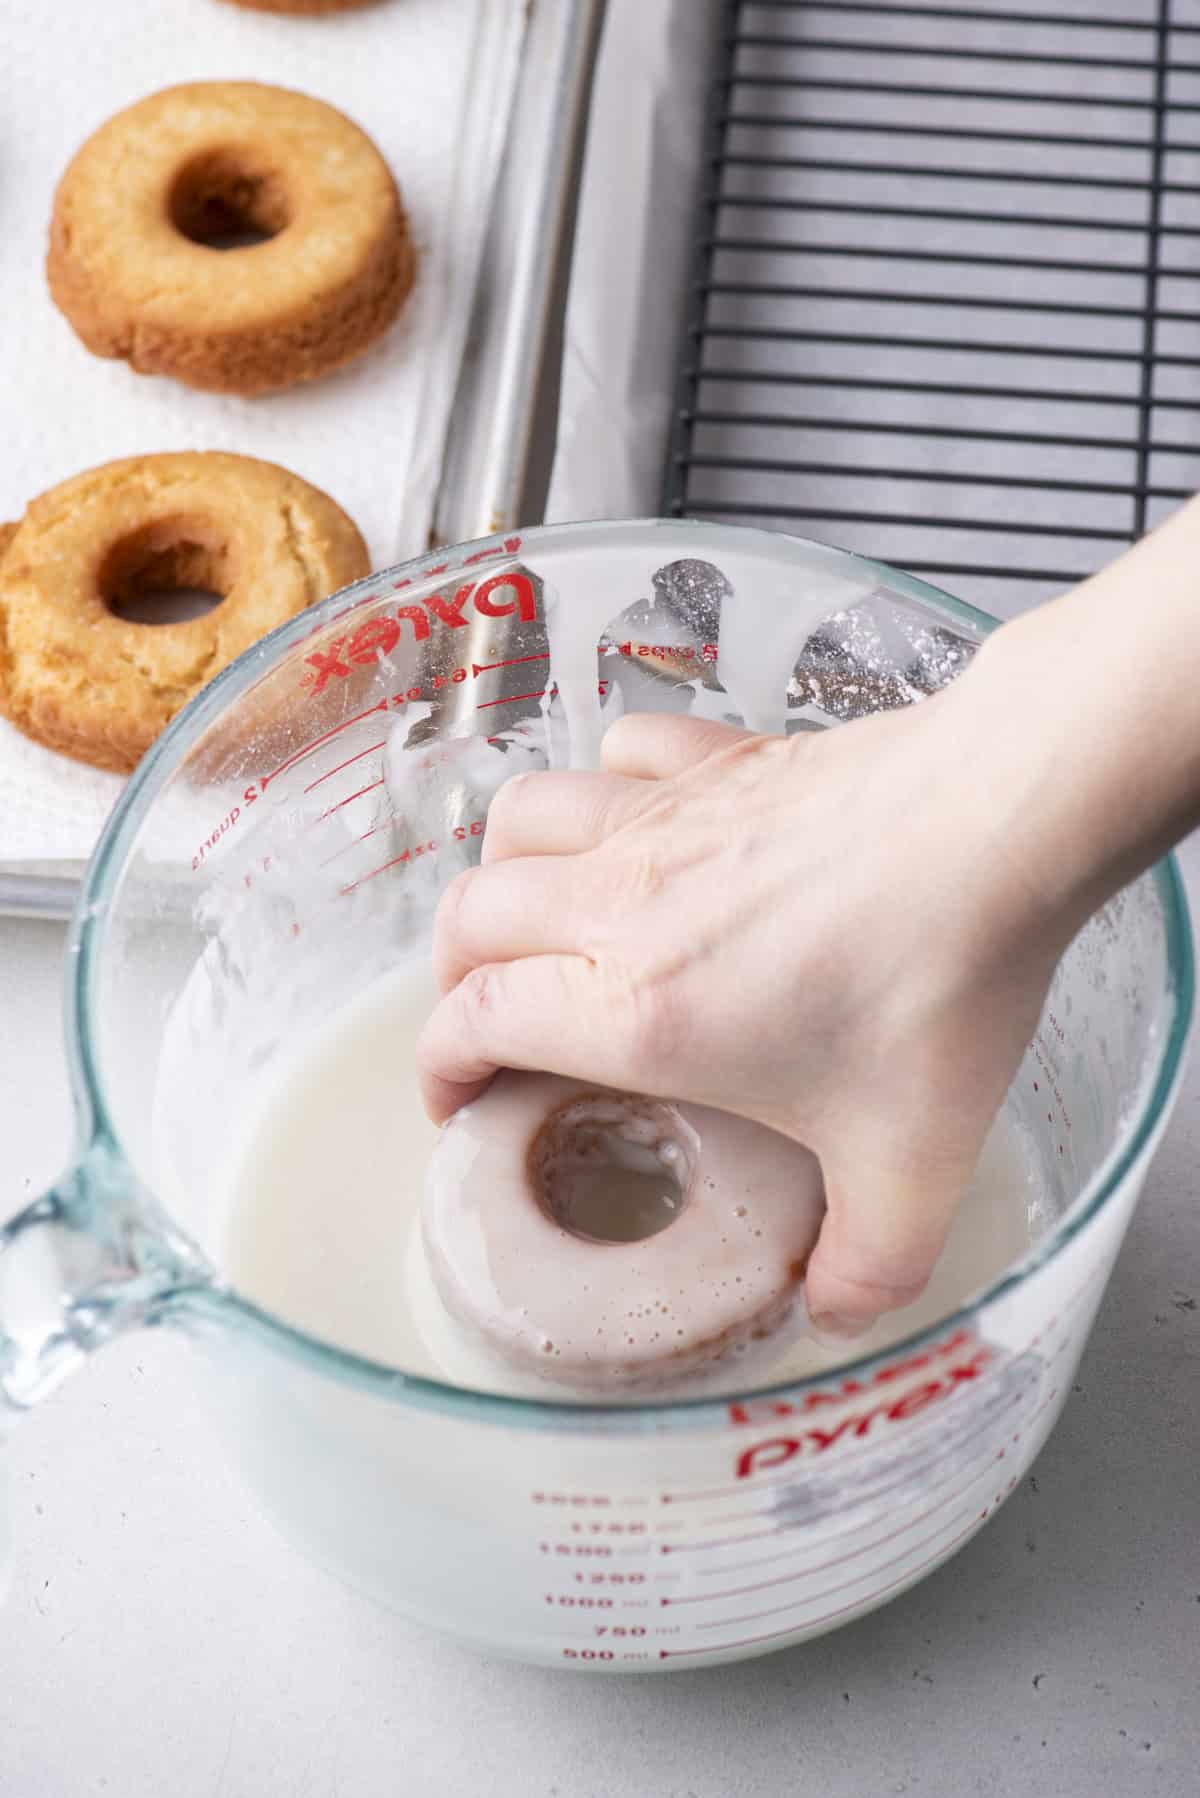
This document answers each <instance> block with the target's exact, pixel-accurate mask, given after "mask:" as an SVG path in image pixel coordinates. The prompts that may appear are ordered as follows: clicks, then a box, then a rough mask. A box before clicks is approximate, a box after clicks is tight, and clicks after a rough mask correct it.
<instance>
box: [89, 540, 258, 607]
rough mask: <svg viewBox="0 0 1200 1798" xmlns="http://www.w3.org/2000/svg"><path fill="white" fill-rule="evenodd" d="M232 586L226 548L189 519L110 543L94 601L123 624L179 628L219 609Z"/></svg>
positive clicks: (223, 543) (230, 562)
mask: <svg viewBox="0 0 1200 1798" xmlns="http://www.w3.org/2000/svg"><path fill="white" fill-rule="evenodd" d="M232 586H233V568H232V559H231V554H230V548H229V545H228V543H225V542H223V541H221V540H219V539H218V538H216V537H214V536H213V533H212V527H211V526H206V525H205V523H204V521H203V520H201V519H195V518H174V519H167V520H165V521H159V522H157V523H155V524H150V525H146V526H144V527H143V528H142V529H141V530H139V531H134V532H132V533H131V534H130V535H129V536H127V537H123V538H122V539H121V540H120V542H119V543H115V544H114V545H113V547H112V548H111V549H110V550H109V552H108V554H107V556H106V557H105V559H104V562H103V564H102V566H101V569H100V597H101V598H102V599H103V601H104V603H105V605H106V606H107V607H108V609H109V611H110V612H111V613H113V615H114V617H117V618H123V619H124V620H125V621H126V622H127V623H129V624H180V623H183V622H184V621H185V620H187V619H189V618H201V617H203V616H204V614H205V613H206V612H211V611H212V610H213V608H214V606H219V605H220V603H221V601H222V600H223V599H224V598H225V596H226V595H227V594H228V592H229V590H230V588H231V587H232Z"/></svg>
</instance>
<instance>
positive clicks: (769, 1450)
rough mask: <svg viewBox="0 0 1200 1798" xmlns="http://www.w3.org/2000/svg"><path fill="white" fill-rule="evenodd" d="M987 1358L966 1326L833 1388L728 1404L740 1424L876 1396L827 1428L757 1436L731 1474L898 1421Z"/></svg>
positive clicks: (966, 1378) (944, 1394)
mask: <svg viewBox="0 0 1200 1798" xmlns="http://www.w3.org/2000/svg"><path fill="white" fill-rule="evenodd" d="M991 1359H992V1351H991V1349H990V1348H988V1347H986V1345H982V1344H980V1343H979V1342H977V1341H976V1340H975V1339H974V1338H973V1337H972V1336H971V1334H970V1332H969V1331H967V1330H956V1331H955V1332H954V1334H953V1335H952V1336H950V1337H948V1338H947V1340H946V1341H945V1342H942V1343H939V1344H938V1345H937V1346H936V1347H934V1348H932V1349H928V1350H927V1351H926V1352H925V1353H924V1354H921V1355H911V1356H908V1357H907V1358H906V1359H905V1360H903V1361H893V1362H891V1363H890V1364H889V1365H887V1366H885V1367H881V1368H879V1369H878V1370H877V1371H876V1372H875V1373H874V1374H873V1375H872V1376H871V1377H870V1379H868V1380H865V1381H860V1380H845V1381H843V1382H842V1385H841V1386H840V1387H838V1388H836V1389H834V1390H832V1391H828V1390H827V1391H816V1392H809V1393H806V1394H805V1396H804V1398H803V1399H802V1400H801V1401H800V1402H799V1403H792V1402H791V1401H789V1400H775V1401H768V1404H764V1405H763V1406H762V1409H761V1410H757V1408H756V1409H755V1411H752V1409H751V1407H753V1405H754V1401H753V1400H751V1401H749V1404H748V1405H742V1404H735V1405H731V1406H730V1407H729V1410H730V1421H731V1422H732V1423H743V1424H744V1423H753V1422H757V1421H758V1419H759V1417H760V1416H764V1413H766V1414H773V1415H774V1416H776V1417H798V1418H799V1417H804V1416H805V1415H806V1414H810V1413H811V1412H813V1411H815V1410H817V1409H819V1408H820V1407H822V1406H825V1405H844V1404H845V1403H846V1402H847V1401H848V1400H850V1399H852V1398H855V1397H857V1396H858V1395H859V1394H860V1393H861V1394H862V1395H863V1396H864V1397H867V1396H870V1397H872V1398H873V1399H874V1400H875V1402H874V1403H872V1404H870V1405H867V1406H866V1407H864V1408H861V1409H859V1410H855V1411H852V1412H851V1413H850V1414H849V1415H848V1416H847V1417H843V1418H841V1419H840V1420H839V1421H838V1422H837V1423H835V1424H831V1425H830V1426H829V1427H828V1428H817V1427H816V1426H813V1425H805V1426H803V1427H801V1428H793V1430H792V1431H791V1432H790V1433H789V1434H788V1435H786V1436H785V1435H778V1436H770V1437H767V1438H766V1439H765V1440H764V1441H762V1442H756V1443H754V1444H753V1446H752V1447H750V1448H747V1449H744V1450H743V1451H742V1453H741V1454H740V1455H739V1456H738V1457H737V1462H736V1464H735V1468H734V1472H735V1475H736V1477H737V1478H738V1479H739V1480H744V1479H748V1478H749V1477H750V1475H751V1474H755V1473H765V1472H767V1471H768V1470H771V1469H775V1468H778V1467H783V1466H784V1465H785V1464H786V1463H787V1462H789V1461H793V1460H795V1458H796V1457H797V1455H802V1454H803V1455H812V1454H823V1453H824V1452H825V1451H826V1450H827V1449H830V1448H832V1447H833V1445H834V1444H835V1443H836V1442H844V1441H849V1440H851V1439H853V1438H855V1437H859V1438H861V1437H863V1436H865V1435H866V1434H867V1432H868V1431H869V1430H872V1429H873V1428H874V1427H875V1425H876V1424H879V1423H903V1422H904V1421H905V1420H906V1419H907V1418H909V1417H915V1416H916V1415H917V1414H918V1413H919V1412H921V1411H924V1410H925V1409H926V1408H927V1407H928V1406H929V1405H933V1404H937V1403H938V1401H939V1400H940V1399H943V1398H948V1397H949V1395H950V1393H952V1392H955V1391H957V1390H958V1388H959V1387H960V1386H962V1385H964V1384H967V1383H969V1382H971V1381H973V1380H977V1379H978V1378H979V1377H980V1375H981V1374H982V1373H983V1371H984V1369H985V1367H986V1366H987V1364H988V1362H989V1361H990V1360H991ZM924 1369H928V1372H929V1378H928V1379H927V1380H925V1381H923V1382H922V1383H921V1384H920V1385H917V1386H913V1387H911V1388H909V1389H908V1390H906V1391H904V1392H902V1393H899V1394H893V1393H892V1392H889V1391H888V1387H889V1386H891V1385H893V1384H894V1382H895V1381H896V1380H900V1379H903V1378H904V1377H905V1376H906V1375H908V1374H914V1373H919V1372H921V1371H922V1370H924Z"/></svg>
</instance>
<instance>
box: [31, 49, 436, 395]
mask: <svg viewBox="0 0 1200 1798" xmlns="http://www.w3.org/2000/svg"><path fill="white" fill-rule="evenodd" d="M238 232H242V233H243V234H244V233H246V232H265V233H266V234H267V238H268V241H266V242H261V243H253V244H249V245H243V246H242V247H241V248H235V249H220V248H214V247H213V243H214V241H217V240H220V239H221V238H225V239H228V238H229V237H230V236H231V235H234V234H236V233H238ZM413 266H414V256H413V248H412V243H411V240H410V238H409V235H408V227H407V224H406V222H405V218H404V211H403V208H402V206H401V203H400V196H399V193H398V192H397V189H396V183H395V181H394V180H393V179H392V175H391V172H390V170H389V169H388V166H387V164H386V163H385V162H384V160H383V158H382V156H381V155H380V154H379V151H378V150H377V149H376V148H375V145H374V144H373V143H372V142H371V140H370V138H369V137H368V136H367V135H366V133H365V132H363V131H360V130H359V128H358V126H357V125H354V124H352V123H351V121H350V120H349V119H348V118H346V117H345V116H344V115H343V114H342V113H340V112H337V111H335V110H334V108H333V107H332V106H326V105H324V103H323V102H322V101H320V100H313V99H310V98H309V97H308V96H307V95H306V94H297V93H292V92H291V91H290V90H288V89H287V88H281V87H266V86H263V85H262V84H261V83H259V82H255V81H195V82H189V83H187V84H186V85H184V86H182V87H169V88H164V89H163V91H162V92H161V93H157V94H151V95H150V96H149V98H147V99H145V100H139V101H138V102H137V104H136V105H134V106H130V107H128V108H127V109H126V111H124V112H119V113H117V115H116V116H115V117H114V118H111V119H109V120H108V122H107V124H104V125H101V127H100V129H99V130H98V131H96V132H94V133H93V134H92V136H91V137H89V138H88V140H87V142H86V143H85V144H84V145H83V147H82V149H80V150H79V151H77V152H76V154H75V156H74V157H73V159H72V161H71V163H70V164H69V166H68V168H67V170H66V173H65V174H64V175H63V178H62V180H61V181H60V182H59V185H58V192H57V194H56V195H55V200H54V215H53V219H52V221H51V226H50V250H49V254H48V257H47V261H46V274H47V277H48V279H49V283H50V292H51V294H52V295H53V297H54V300H55V303H56V304H57V305H58V307H59V308H60V310H61V311H62V312H64V313H65V314H66V317H67V318H68V319H69V320H70V322H71V324H72V325H73V326H74V328H75V331H76V332H77V334H78V335H79V336H80V337H81V338H82V339H83V342H84V343H85V344H86V345H87V347H88V349H89V350H91V351H93V352H94V354H96V355H97V356H112V357H116V358H123V359H124V360H125V361H127V362H128V363H129V364H130V366H131V367H133V368H135V369H137V371H138V372H139V373H140V374H160V375H173V376H174V377H175V379H176V380H179V381H184V382H186V383H187V385H188V386H190V387H204V388H209V389H211V390H213V391H214V392H218V393H267V392H270V391H271V390H272V389H278V388H281V387H291V386H293V385H294V384H295V383H296V382H298V381H311V380H314V379H315V378H316V377H317V376H318V375H323V374H327V373H328V372H329V370H330V369H333V368H337V367H338V366H339V365H340V364H341V363H343V362H348V361H350V360H351V358H352V357H354V356H358V355H360V354H361V353H362V351H363V350H365V349H366V348H367V346H368V345H369V344H371V343H373V342H374V341H375V339H376V338H377V337H379V336H380V335H381V334H382V333H383V332H384V331H386V329H387V328H388V326H389V325H390V324H391V323H392V321H393V319H394V318H395V317H396V314H397V313H398V312H399V310H400V306H401V304H402V302H403V300H404V298H405V295H406V294H407V293H408V290H409V288H410V287H411V286H412V280H413Z"/></svg>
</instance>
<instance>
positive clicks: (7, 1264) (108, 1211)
mask: <svg viewBox="0 0 1200 1798" xmlns="http://www.w3.org/2000/svg"><path fill="white" fill-rule="evenodd" d="M185 1277H186V1276H185V1268H184V1264H183V1261H182V1259H181V1257H180V1256H179V1254H178V1253H177V1252H176V1251H175V1248H174V1245H173V1244H172V1242H171V1240H170V1238H169V1236H167V1235H166V1234H164V1233H160V1232H159V1230H158V1228H157V1226H156V1224H155V1223H154V1221H153V1219H152V1217H151V1216H150V1214H149V1213H148V1211H147V1209H146V1208H145V1207H143V1206H142V1204H141V1202H140V1198H139V1195H138V1193H137V1191H136V1188H135V1187H134V1186H133V1182H132V1180H131V1176H130V1175H129V1173H128V1172H127V1171H125V1170H120V1171H118V1170H116V1169H115V1168H113V1167H112V1166H111V1164H110V1161H109V1157H108V1156H107V1155H106V1154H105V1153H104V1152H103V1151H101V1150H100V1149H98V1148H95V1147H93V1148H92V1149H90V1150H88V1151H86V1152H85V1153H84V1155H83V1156H82V1157H81V1158H80V1160H79V1161H78V1162H77V1163H76V1165H75V1166H74V1167H72V1168H71V1169H69V1170H68V1172H67V1173H66V1174H65V1175H64V1176H63V1178H62V1179H61V1180H59V1181H58V1182H57V1183H56V1184H55V1185H54V1186H53V1187H51V1189H50V1191H49V1192H46V1193H43V1194H42V1196H41V1197H40V1198H38V1199H35V1200H34V1201H33V1203H32V1204H31V1205H28V1206H26V1208H25V1210H24V1211H21V1212H19V1213H18V1214H17V1216H16V1217H14V1218H13V1219H12V1220H11V1222H10V1223H8V1224H6V1225H5V1226H4V1227H3V1229H0V1419H2V1418H3V1415H4V1413H5V1412H6V1411H14V1410H16V1411H20V1410H25V1409H26V1408H27V1407H28V1406H29V1405H31V1404H34V1403H35V1402H36V1401H37V1400H38V1399H40V1398H41V1397H42V1396H43V1395H44V1394H45V1393H47V1392H50V1391H52V1390H53V1388H54V1387H55V1386H57V1385H58V1384H59V1382H60V1381H61V1380H63V1379H64V1378H65V1377H66V1375H67V1374H69V1373H70V1372H71V1371H72V1370H73V1369H74V1368H76V1367H78V1366H79V1365H80V1364H81V1362H82V1361H83V1360H84V1358H85V1357H86V1356H87V1355H89V1354H91V1352H92V1350H93V1349H96V1348H99V1347H100V1346H101V1345H102V1344H103V1343H105V1342H107V1341H109V1340H110V1338H111V1337H113V1336H116V1335H118V1334H120V1333H121V1332H123V1331H125V1330H129V1329H135V1328H137V1327H138V1326H139V1325H142V1324H149V1323H153V1322H154V1321H155V1319H156V1317H157V1316H158V1315H159V1314H161V1311H162V1309H163V1307H164V1305H165V1303H166V1301H167V1300H168V1299H169V1298H170V1297H171V1296H172V1295H173V1294H174V1293H176V1292H177V1291H178V1290H179V1289H180V1287H181V1284H183V1283H184V1281H185Z"/></svg>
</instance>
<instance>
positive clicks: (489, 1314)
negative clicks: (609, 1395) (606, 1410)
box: [421, 1072, 824, 1392]
mask: <svg viewBox="0 0 1200 1798" xmlns="http://www.w3.org/2000/svg"><path fill="white" fill-rule="evenodd" d="M614 1168H616V1169H618V1170H619V1172H618V1175H617V1178H618V1180H624V1179H625V1177H626V1176H627V1175H628V1174H630V1173H632V1174H633V1176H634V1178H633V1180H632V1181H630V1182H629V1188H627V1192H628V1190H629V1189H630V1188H632V1189H635V1194H634V1197H633V1198H632V1201H630V1200H629V1199H628V1197H625V1198H617V1199H614V1182H613V1173H614ZM656 1168H657V1169H658V1171H659V1174H660V1175H661V1176H662V1178H656V1177H655V1169H656ZM667 1189H669V1191H668V1190H667ZM660 1191H662V1192H664V1193H665V1195H666V1196H665V1197H664V1198H663V1199H659V1198H657V1197H656V1196H655V1195H656V1193H657V1192H660ZM671 1193H673V1194H674V1195H675V1196H674V1197H672V1196H671ZM630 1203H632V1210H633V1211H634V1212H635V1213H640V1215H638V1216H630V1215H629V1206H630ZM648 1208H649V1209H648ZM823 1210H824V1193H823V1188H822V1183H821V1175H820V1170H819V1167H818V1165H817V1162H816V1159H815V1157H814V1156H813V1155H812V1154H810V1152H809V1151H808V1150H807V1149H804V1148H801V1146H800V1145H799V1144H798V1143H794V1142H791V1141H789V1140H787V1139H786V1138H784V1137H781V1136H778V1135H776V1134H775V1132H774V1131H771V1130H767V1129H764V1128H763V1126H762V1125H759V1124H753V1123H750V1122H748V1121H747V1120H746V1119H744V1118H737V1117H733V1116H730V1115H729V1114H727V1113H724V1112H719V1111H712V1110H708V1109H706V1108H704V1107H702V1106H695V1105H667V1104H664V1103H663V1102H661V1101H659V1100H654V1099H643V1098H638V1097H635V1096H633V1095H630V1094H625V1093H614V1092H611V1091H606V1090H604V1089H598V1088H596V1087H593V1086H587V1085H585V1084H584V1083H583V1082H580V1081H575V1080H565V1079H561V1078H559V1077H558V1076H557V1075H549V1074H517V1073H511V1072H510V1073H502V1074H500V1075H498V1076H497V1078H496V1079H495V1080H494V1081H493V1082H492V1084H491V1086H490V1087H489V1088H488V1090H487V1092H486V1093H484V1095H483V1096H482V1097H481V1098H480V1099H477V1100H476V1101H475V1102H474V1103H473V1104H472V1105H469V1106H466V1107H464V1109H463V1110H461V1111H459V1112H458V1113H456V1115H455V1116H454V1117H453V1118H452V1119H451V1120H450V1122H449V1123H448V1124H447V1125H446V1126H445V1128H444V1129H443V1131H442V1133H441V1136H440V1137H439V1139H438V1143H437V1146H436V1148H435V1149H434V1152H433V1156H432V1159H431V1161H430V1164H429V1171H428V1174H427V1177H426V1183H425V1189H424V1193H423V1196H422V1206H421V1235H422V1241H423V1247H424V1255H425V1262H426V1265H427V1267H428V1271H429V1275H430V1277H431V1280H432V1284H433V1287H434V1289H435V1291H436V1292H437V1294H438V1296H439V1297H440V1299H441V1302H442V1304H443V1306H444V1307H445V1309H446V1311H447V1313H448V1314H449V1316H450V1317H451V1318H452V1319H453V1320H454V1322H455V1323H456V1324H457V1325H459V1326H460V1327H461V1328H463V1329H464V1330H465V1331H467V1332H468V1333H469V1334H470V1335H471V1336H473V1338H474V1339H475V1340H476V1341H477V1342H479V1343H481V1344H483V1345H484V1346H486V1348H487V1349H488V1350H489V1352H490V1353H491V1355H492V1356H493V1357H494V1358H496V1359H497V1360H499V1361H501V1362H503V1363H504V1364H506V1365H507V1366H509V1367H512V1368H516V1369H518V1370H519V1371H521V1372H523V1373H533V1374H538V1375H540V1376H541V1377H542V1378H544V1379H547V1380H551V1381H553V1382H554V1383H555V1384H558V1385H562V1386H566V1387H570V1388H572V1389H574V1390H577V1391H580V1392H614V1391H615V1392H620V1391H622V1390H627V1389H629V1388H631V1387H637V1386H639V1385H650V1384H655V1385H657V1384H663V1383H668V1382H672V1381H676V1380H679V1379H682V1378H685V1377H687V1376H689V1375H694V1374H697V1373H700V1372H703V1371H705V1370H706V1369H710V1368H712V1367H714V1366H715V1365H716V1364H718V1363H720V1362H723V1361H725V1360H726V1359H730V1358H733V1357H736V1356H738V1355H740V1354H742V1353H743V1352H745V1351H746V1350H747V1349H749V1348H750V1347H751V1346H752V1345H754V1344H757V1343H760V1342H765V1341H767V1340H768V1339H769V1340H770V1341H771V1342H772V1344H777V1345H778V1346H780V1347H782V1345H783V1343H784V1342H785V1341H786V1339H787V1337H786V1332H787V1330H788V1327H789V1325H794V1324H797V1323H798V1322H800V1321H802V1313H801V1311H800V1308H799V1307H798V1305H797V1300H798V1297H799V1290H800V1285H801V1281H802V1280H803V1276H804V1270H805V1267H806V1265H807V1262H808V1257H809V1254H810V1253H811V1251H812V1248H813V1245H814V1243H815V1242H816V1238H817V1233H818V1231H819V1229H820V1224H821V1217H822V1215H823ZM568 1215H569V1220H570V1222H571V1225H572V1227H571V1228H569V1229H568V1228H566V1227H564V1223H563V1221H561V1220H562V1219H563V1217H564V1216H568ZM655 1224H656V1225H657V1226H658V1227H657V1229H656V1233H655V1234H651V1235H642V1236H640V1239H633V1240H631V1239H628V1238H629V1237H631V1236H635V1237H636V1236H637V1235H638V1232H639V1231H640V1230H642V1229H644V1228H646V1227H647V1225H655ZM581 1226H582V1227H583V1229H584V1231H585V1234H579V1233H577V1232H578V1231H579V1230H580V1227H581ZM586 1232H590V1234H589V1233H586Z"/></svg>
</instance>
